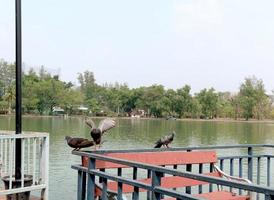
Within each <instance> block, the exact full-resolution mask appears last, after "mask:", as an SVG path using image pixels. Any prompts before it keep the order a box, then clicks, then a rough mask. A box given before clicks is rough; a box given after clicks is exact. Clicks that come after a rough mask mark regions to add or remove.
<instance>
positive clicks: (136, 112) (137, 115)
mask: <svg viewBox="0 0 274 200" xmlns="http://www.w3.org/2000/svg"><path fill="white" fill-rule="evenodd" d="M145 115H146V112H145V111H144V110H142V109H134V110H133V111H132V112H131V113H130V116H131V117H134V118H140V117H145Z"/></svg>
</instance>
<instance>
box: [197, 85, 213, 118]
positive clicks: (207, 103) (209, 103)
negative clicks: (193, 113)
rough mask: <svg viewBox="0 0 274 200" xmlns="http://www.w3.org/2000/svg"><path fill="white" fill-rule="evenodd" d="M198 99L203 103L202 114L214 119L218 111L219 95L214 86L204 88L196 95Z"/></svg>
mask: <svg viewBox="0 0 274 200" xmlns="http://www.w3.org/2000/svg"><path fill="white" fill-rule="evenodd" d="M196 97H197V100H198V101H199V103H200V105H201V110H202V115H203V117H205V118H209V119H212V118H213V117H215V116H216V113H217V102H218V95H217V94H216V93H215V90H214V89H213V88H210V89H209V90H207V89H203V90H202V91H201V92H200V93H198V94H197V95H196Z"/></svg>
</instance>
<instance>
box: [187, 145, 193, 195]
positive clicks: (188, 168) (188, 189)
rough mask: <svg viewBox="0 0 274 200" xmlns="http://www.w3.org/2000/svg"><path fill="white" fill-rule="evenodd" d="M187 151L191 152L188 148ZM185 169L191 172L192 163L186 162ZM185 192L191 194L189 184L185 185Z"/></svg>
mask: <svg viewBox="0 0 274 200" xmlns="http://www.w3.org/2000/svg"><path fill="white" fill-rule="evenodd" d="M187 152H191V150H189V149H188V150H187ZM186 171H187V172H191V171H192V164H187V165H186ZM186 193H187V194H191V187H189V186H187V187H186Z"/></svg>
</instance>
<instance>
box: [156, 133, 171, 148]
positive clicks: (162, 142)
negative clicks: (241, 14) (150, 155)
mask: <svg viewBox="0 0 274 200" xmlns="http://www.w3.org/2000/svg"><path fill="white" fill-rule="evenodd" d="M175 135H176V133H175V131H173V132H172V133H171V134H170V135H166V136H164V137H161V138H160V139H159V140H157V142H155V144H156V145H155V146H154V148H161V147H162V146H165V147H166V148H169V146H168V144H170V143H171V142H172V141H173V139H174V136H175Z"/></svg>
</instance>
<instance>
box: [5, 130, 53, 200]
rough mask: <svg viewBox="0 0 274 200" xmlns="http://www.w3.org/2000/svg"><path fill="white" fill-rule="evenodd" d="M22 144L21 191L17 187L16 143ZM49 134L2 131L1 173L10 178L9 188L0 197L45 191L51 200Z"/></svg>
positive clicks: (44, 193)
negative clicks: (14, 178)
mask: <svg viewBox="0 0 274 200" xmlns="http://www.w3.org/2000/svg"><path fill="white" fill-rule="evenodd" d="M18 138H20V139H21V141H22V146H21V148H22V149H21V150H22V151H21V152H22V161H21V176H22V177H28V179H23V178H22V179H21V180H20V182H21V184H20V185H18V186H17V187H18V188H14V186H13V185H14V184H13V183H12V182H13V178H12V177H13V176H14V168H15V166H14V159H15V152H14V149H15V141H16V139H18ZM48 170H49V134H48V133H44V132H23V133H22V134H15V132H14V131H6V130H0V174H1V176H4V177H6V179H5V189H2V190H0V195H11V194H15V193H23V192H29V191H34V190H41V196H42V198H43V199H44V200H47V199H48V189H49V188H48V187H49V176H48V173H49V171H48Z"/></svg>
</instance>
